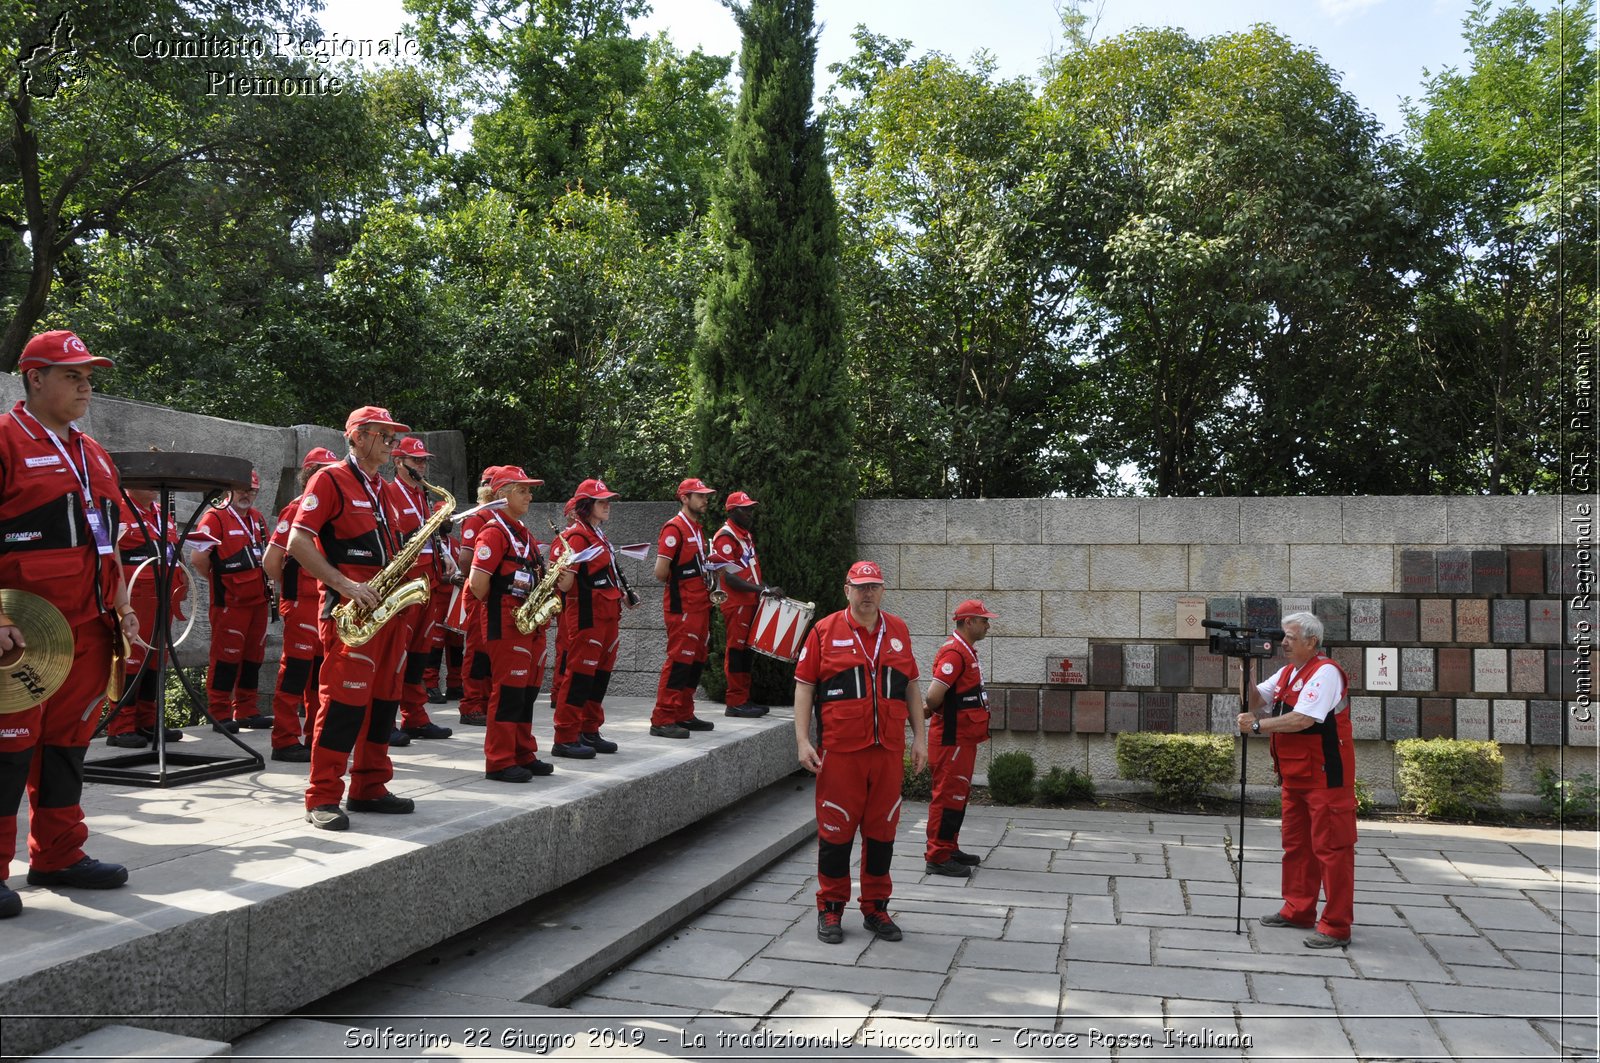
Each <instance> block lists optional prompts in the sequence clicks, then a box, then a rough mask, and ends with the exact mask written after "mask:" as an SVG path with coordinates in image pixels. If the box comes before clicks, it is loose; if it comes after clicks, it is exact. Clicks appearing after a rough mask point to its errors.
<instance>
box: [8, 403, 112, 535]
mask: <svg viewBox="0 0 1600 1063" xmlns="http://www.w3.org/2000/svg"><path fill="white" fill-rule="evenodd" d="M22 412H23V413H25V414H27V415H28V420H30V421H32V422H33V423H34V425H35V426H36V427H37V428H38V429H39V431H41V432H43V433H44V434H45V437H46V438H48V439H49V440H50V442H51V443H52V444H53V445H54V446H55V448H56V453H58V454H60V455H61V460H62V461H64V462H66V463H67V466H68V467H69V468H70V469H71V470H72V475H73V477H74V478H75V479H76V480H77V481H78V493H79V494H80V495H81V496H82V497H83V508H84V509H85V510H87V511H89V512H91V513H92V512H94V499H93V497H92V496H91V495H90V494H89V456H88V455H87V454H86V453H84V450H83V437H82V436H81V435H80V436H79V437H78V459H79V461H82V462H83V467H82V468H79V466H78V462H75V461H73V460H72V455H71V454H69V453H67V448H66V446H65V445H64V444H63V443H62V442H61V437H60V436H58V435H56V434H55V433H54V432H52V431H50V429H48V428H46V427H45V426H44V425H43V424H42V423H40V421H39V418H37V417H35V416H34V415H33V413H32V412H31V411H30V410H29V409H28V408H27V407H26V406H24V407H22ZM11 416H12V419H13V420H15V421H16V422H17V423H18V424H19V425H20V424H22V419H21V418H19V417H17V411H16V410H12V411H11ZM22 427H23V430H24V431H27V427H28V426H27V425H22ZM67 431H69V432H70V431H71V429H70V428H69V429H67ZM28 434H29V435H32V434H33V433H32V432H28Z"/></svg>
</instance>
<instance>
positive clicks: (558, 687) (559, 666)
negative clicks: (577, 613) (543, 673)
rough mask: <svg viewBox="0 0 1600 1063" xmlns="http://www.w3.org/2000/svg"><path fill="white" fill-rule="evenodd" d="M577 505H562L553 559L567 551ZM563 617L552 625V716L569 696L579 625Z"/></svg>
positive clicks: (571, 501)
mask: <svg viewBox="0 0 1600 1063" xmlns="http://www.w3.org/2000/svg"><path fill="white" fill-rule="evenodd" d="M577 505H578V500H577V499H576V498H569V499H567V501H566V503H565V504H564V505H563V506H562V507H561V523H562V528H561V530H560V531H558V532H556V535H555V538H554V539H552V540H551V541H550V557H551V558H552V560H553V559H554V558H556V557H559V556H560V555H561V554H562V553H564V552H565V551H566V549H567V532H569V531H571V530H572V529H573V528H575V527H577V525H578V514H577ZM554 523H555V522H554V521H552V522H551V524H552V525H554ZM560 586H561V584H560V582H559V581H558V582H557V584H556V587H557V589H560ZM562 604H563V610H562V612H565V602H563V603H562ZM561 617H562V613H557V614H556V618H555V621H554V622H553V625H552V626H553V627H554V629H555V634H554V635H553V638H554V640H555V647H556V653H555V658H556V659H555V668H554V669H553V674H552V675H551V677H550V712H551V715H552V716H553V715H554V714H555V710H556V709H557V708H558V707H559V706H560V705H561V703H562V702H564V701H565V700H566V697H567V676H568V672H567V650H568V649H569V648H570V647H571V644H572V631H573V629H574V628H575V627H576V626H577V621H576V620H567V621H565V622H563V621H562V619H561Z"/></svg>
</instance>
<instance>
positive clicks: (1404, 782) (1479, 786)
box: [1394, 738, 1505, 819]
mask: <svg viewBox="0 0 1600 1063" xmlns="http://www.w3.org/2000/svg"><path fill="white" fill-rule="evenodd" d="M1394 752H1395V759H1396V761H1397V763H1398V765H1399V770H1398V771H1397V772H1396V778H1397V781H1398V782H1399V784H1400V801H1401V804H1403V805H1409V806H1410V807H1411V809H1412V811H1414V812H1416V813H1418V814H1419V815H1423V816H1441V817H1446V818H1450V819H1472V818H1473V817H1474V816H1475V815H1476V814H1477V813H1478V811H1479V810H1480V809H1484V808H1499V807H1500V787H1501V784H1502V782H1503V781H1504V776H1505V760H1504V759H1503V758H1502V757H1501V756H1500V747H1499V745H1497V744H1496V743H1494V742H1474V741H1466V740H1463V739H1459V738H1406V739H1402V740H1401V741H1399V742H1396V743H1395V746H1394Z"/></svg>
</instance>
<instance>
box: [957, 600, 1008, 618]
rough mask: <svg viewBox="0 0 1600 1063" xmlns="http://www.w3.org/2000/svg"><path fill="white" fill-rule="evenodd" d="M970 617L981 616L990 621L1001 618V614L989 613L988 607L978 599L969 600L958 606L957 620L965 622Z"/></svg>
mask: <svg viewBox="0 0 1600 1063" xmlns="http://www.w3.org/2000/svg"><path fill="white" fill-rule="evenodd" d="M969 616H981V617H985V618H986V619H989V620H995V619H998V618H999V616H1000V614H999V613H991V612H989V609H988V607H987V606H985V605H984V604H983V603H982V602H980V601H979V600H978V599H976V598H968V599H967V600H966V601H964V602H962V603H961V604H960V605H958V606H956V616H955V618H956V619H957V620H965V619H966V618H967V617H969Z"/></svg>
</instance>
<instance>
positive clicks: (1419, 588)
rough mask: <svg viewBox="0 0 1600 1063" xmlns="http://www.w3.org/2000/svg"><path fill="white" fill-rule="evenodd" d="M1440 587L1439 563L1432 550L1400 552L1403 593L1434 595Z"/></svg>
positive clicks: (1401, 588) (1401, 587)
mask: <svg viewBox="0 0 1600 1063" xmlns="http://www.w3.org/2000/svg"><path fill="white" fill-rule="evenodd" d="M1438 585H1439V578H1438V562H1436V561H1435V560H1434V557H1433V551H1432V550H1402V551H1400V590H1401V593H1404V594H1432V593H1433V591H1434V588H1435V587H1437V586H1438Z"/></svg>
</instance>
